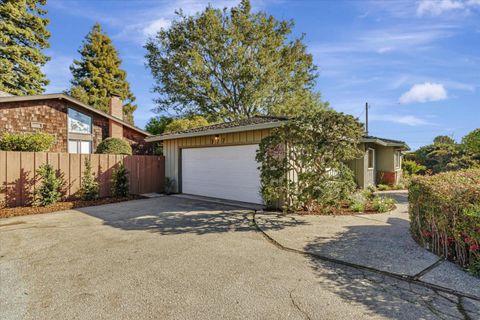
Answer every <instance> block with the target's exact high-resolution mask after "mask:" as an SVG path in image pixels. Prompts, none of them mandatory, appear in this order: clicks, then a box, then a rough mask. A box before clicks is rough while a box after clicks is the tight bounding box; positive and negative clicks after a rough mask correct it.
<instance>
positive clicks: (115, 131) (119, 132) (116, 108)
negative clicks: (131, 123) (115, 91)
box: [108, 95, 123, 139]
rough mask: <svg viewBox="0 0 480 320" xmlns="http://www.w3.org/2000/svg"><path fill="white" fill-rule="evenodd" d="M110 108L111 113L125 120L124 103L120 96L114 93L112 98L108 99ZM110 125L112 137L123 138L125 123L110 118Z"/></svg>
mask: <svg viewBox="0 0 480 320" xmlns="http://www.w3.org/2000/svg"><path fill="white" fill-rule="evenodd" d="M108 109H109V111H110V115H112V116H113V117H115V118H117V119H119V120H123V105H122V100H121V99H120V96H118V95H112V96H111V97H110V100H109V101H108ZM108 127H109V136H110V137H111V138H119V139H122V138H123V125H122V124H121V123H118V122H116V121H114V120H112V119H109V120H108Z"/></svg>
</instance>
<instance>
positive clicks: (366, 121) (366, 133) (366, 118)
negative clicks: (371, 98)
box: [365, 102, 368, 136]
mask: <svg viewBox="0 0 480 320" xmlns="http://www.w3.org/2000/svg"><path fill="white" fill-rule="evenodd" d="M365 135H367V136H368V102H365Z"/></svg>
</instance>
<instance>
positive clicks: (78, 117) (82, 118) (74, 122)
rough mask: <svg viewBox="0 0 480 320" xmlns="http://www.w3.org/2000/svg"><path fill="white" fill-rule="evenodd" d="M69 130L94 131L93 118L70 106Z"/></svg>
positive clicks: (88, 132)
mask: <svg viewBox="0 0 480 320" xmlns="http://www.w3.org/2000/svg"><path fill="white" fill-rule="evenodd" d="M68 132H71V133H86V134H90V133H92V118H91V117H89V116H87V115H85V114H83V113H80V112H78V111H76V110H74V109H71V108H68Z"/></svg>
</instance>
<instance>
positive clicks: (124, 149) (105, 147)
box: [96, 138, 132, 155]
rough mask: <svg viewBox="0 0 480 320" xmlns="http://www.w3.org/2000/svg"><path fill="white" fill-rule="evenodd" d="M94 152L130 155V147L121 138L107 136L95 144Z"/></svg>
mask: <svg viewBox="0 0 480 320" xmlns="http://www.w3.org/2000/svg"><path fill="white" fill-rule="evenodd" d="M96 153H103V154H105V153H108V154H125V155H131V154H132V147H131V146H130V144H129V143H128V142H127V141H125V140H123V139H118V138H107V139H105V140H103V141H102V142H100V144H99V145H98V146H97V150H96Z"/></svg>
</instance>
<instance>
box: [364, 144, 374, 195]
mask: <svg viewBox="0 0 480 320" xmlns="http://www.w3.org/2000/svg"><path fill="white" fill-rule="evenodd" d="M375 161H376V160H375V149H373V148H368V149H367V168H366V172H365V186H367V187H368V186H371V185H373V186H374V185H376V183H375V176H376V165H375Z"/></svg>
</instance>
